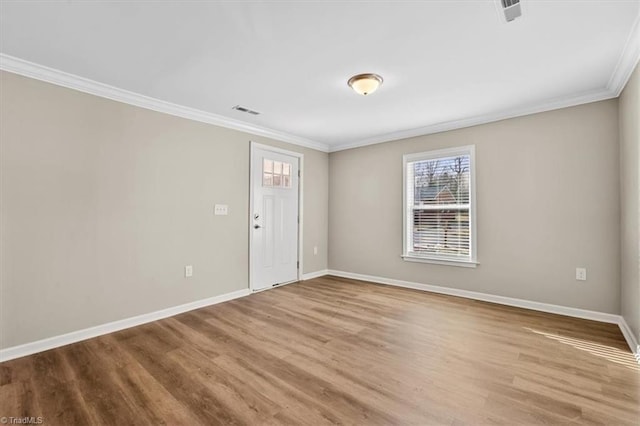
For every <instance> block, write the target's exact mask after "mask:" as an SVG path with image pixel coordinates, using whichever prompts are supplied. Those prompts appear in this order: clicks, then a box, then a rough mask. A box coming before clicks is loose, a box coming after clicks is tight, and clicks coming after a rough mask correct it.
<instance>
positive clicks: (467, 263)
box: [402, 254, 480, 268]
mask: <svg viewBox="0 0 640 426" xmlns="http://www.w3.org/2000/svg"><path fill="white" fill-rule="evenodd" d="M402 259H403V260H404V261H405V262H418V263H432V264H435V265H447V266H459V267H462V268H475V267H476V266H478V265H479V264H480V263H479V262H476V261H475V260H453V259H443V258H437V257H421V256H412V255H408V254H405V255H402Z"/></svg>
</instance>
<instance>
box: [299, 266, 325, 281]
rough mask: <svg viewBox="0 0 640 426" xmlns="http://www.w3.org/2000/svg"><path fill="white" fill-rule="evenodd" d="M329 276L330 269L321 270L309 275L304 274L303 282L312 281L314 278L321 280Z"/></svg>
mask: <svg viewBox="0 0 640 426" xmlns="http://www.w3.org/2000/svg"><path fill="white" fill-rule="evenodd" d="M328 274H329V270H328V269H321V270H319V271H315V272H309V273H307V274H302V281H307V280H312V279H314V278H320V277H323V276H325V275H328Z"/></svg>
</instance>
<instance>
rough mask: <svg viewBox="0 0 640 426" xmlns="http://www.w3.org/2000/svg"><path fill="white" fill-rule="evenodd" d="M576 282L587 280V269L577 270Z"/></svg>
mask: <svg viewBox="0 0 640 426" xmlns="http://www.w3.org/2000/svg"><path fill="white" fill-rule="evenodd" d="M576 280H578V281H586V280H587V268H576Z"/></svg>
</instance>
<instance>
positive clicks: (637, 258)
mask: <svg viewBox="0 0 640 426" xmlns="http://www.w3.org/2000/svg"><path fill="white" fill-rule="evenodd" d="M619 108H620V195H621V202H622V210H621V220H620V225H621V228H622V229H621V237H622V316H623V317H624V319H625V320H626V322H627V324H629V327H631V330H632V331H633V333H634V334H635V336H636V339H637V340H638V342H640V247H639V246H638V244H639V242H640V203H639V202H638V200H639V198H640V118H639V117H640V67H637V66H636V70H635V71H634V73H633V74H632V76H631V79H630V80H629V82H628V83H627V86H626V87H625V89H624V91H623V92H622V95H621V96H620V103H619Z"/></svg>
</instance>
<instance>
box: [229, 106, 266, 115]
mask: <svg viewBox="0 0 640 426" xmlns="http://www.w3.org/2000/svg"><path fill="white" fill-rule="evenodd" d="M231 109H235V110H236V111H240V112H246V113H247V114H251V115H260V113H259V112H258V111H254V110H252V109H249V108H245V107H243V106H240V105H236V106H234V107H233V108H231Z"/></svg>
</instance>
